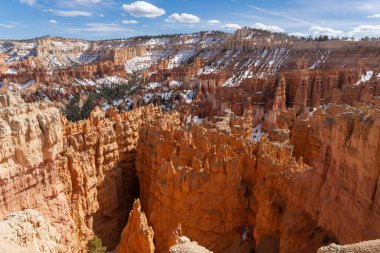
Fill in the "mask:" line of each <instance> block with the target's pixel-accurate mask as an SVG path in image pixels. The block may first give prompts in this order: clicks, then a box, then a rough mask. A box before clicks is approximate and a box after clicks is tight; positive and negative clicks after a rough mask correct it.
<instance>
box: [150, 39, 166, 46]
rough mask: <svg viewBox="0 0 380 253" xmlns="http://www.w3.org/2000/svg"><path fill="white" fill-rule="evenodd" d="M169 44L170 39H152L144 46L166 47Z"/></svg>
mask: <svg viewBox="0 0 380 253" xmlns="http://www.w3.org/2000/svg"><path fill="white" fill-rule="evenodd" d="M169 43H170V39H168V38H153V39H150V40H148V41H147V42H146V43H145V45H150V46H159V45H167V44H169Z"/></svg>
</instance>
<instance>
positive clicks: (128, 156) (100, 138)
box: [0, 93, 161, 252]
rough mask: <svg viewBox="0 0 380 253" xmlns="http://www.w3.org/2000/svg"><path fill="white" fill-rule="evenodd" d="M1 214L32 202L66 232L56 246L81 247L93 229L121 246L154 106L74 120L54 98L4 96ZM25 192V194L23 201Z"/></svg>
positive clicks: (63, 248)
mask: <svg viewBox="0 0 380 253" xmlns="http://www.w3.org/2000/svg"><path fill="white" fill-rule="evenodd" d="M0 105H1V107H2V109H0V119H1V120H0V140H1V141H0V150H1V152H0V192H1V198H0V206H1V208H0V220H1V219H4V218H5V217H6V216H7V215H8V214H10V213H13V212H17V211H20V210H24V209H34V210H37V211H38V212H40V213H41V214H42V215H44V217H46V218H47V219H48V220H49V221H50V222H51V224H52V226H54V227H55V228H56V230H57V234H58V235H59V236H60V243H59V245H58V252H82V250H83V249H84V248H85V245H86V242H87V241H88V240H89V239H91V237H92V236H93V234H94V232H95V233H96V234H97V235H99V236H100V237H101V238H102V239H103V241H104V242H105V244H106V245H107V246H108V247H109V249H113V248H114V247H116V245H117V243H118V241H119V236H120V233H121V230H122V228H123V227H124V225H125V223H126V221H127V214H128V212H129V210H130V209H131V208H132V203H133V200H134V198H136V197H138V194H139V191H138V188H139V187H138V179H137V176H136V172H135V168H134V157H135V156H134V153H135V145H136V142H137V138H138V129H139V128H140V126H141V125H143V124H146V123H148V122H149V121H151V120H152V119H153V118H155V117H157V116H159V115H161V111H160V110H159V109H157V108H154V107H145V108H141V109H139V110H135V111H134V112H133V113H126V114H118V113H116V112H115V114H114V115H112V113H111V112H110V115H109V119H106V118H105V116H104V114H103V113H102V112H101V111H95V112H93V113H92V115H91V117H90V118H89V119H88V120H86V121H81V122H78V123H70V122H67V120H66V119H65V118H64V117H62V115H61V113H60V111H59V110H58V109H57V108H55V107H53V104H49V103H41V102H38V103H32V104H25V103H23V101H22V100H21V99H20V97H19V96H17V95H14V94H11V93H7V94H5V95H1V96H0ZM25 200H27V201H25Z"/></svg>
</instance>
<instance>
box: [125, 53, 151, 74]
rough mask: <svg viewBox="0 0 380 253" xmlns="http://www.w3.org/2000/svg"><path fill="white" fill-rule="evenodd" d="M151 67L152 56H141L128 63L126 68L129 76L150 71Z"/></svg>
mask: <svg viewBox="0 0 380 253" xmlns="http://www.w3.org/2000/svg"><path fill="white" fill-rule="evenodd" d="M151 65H152V60H151V59H150V56H139V57H134V58H132V59H130V60H128V61H126V63H125V64H124V67H125V71H127V73H128V74H132V73H133V72H136V71H142V70H145V69H148V68H149V67H150V66H151Z"/></svg>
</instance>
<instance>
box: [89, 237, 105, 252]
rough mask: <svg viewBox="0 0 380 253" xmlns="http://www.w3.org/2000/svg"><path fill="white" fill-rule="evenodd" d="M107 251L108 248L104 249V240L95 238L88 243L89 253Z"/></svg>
mask: <svg viewBox="0 0 380 253" xmlns="http://www.w3.org/2000/svg"><path fill="white" fill-rule="evenodd" d="M106 251H107V247H103V243H102V240H100V238H99V237H97V236H94V238H92V239H91V240H90V241H88V243H87V252H88V253H105V252H106Z"/></svg>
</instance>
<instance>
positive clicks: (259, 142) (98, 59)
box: [0, 28, 380, 253]
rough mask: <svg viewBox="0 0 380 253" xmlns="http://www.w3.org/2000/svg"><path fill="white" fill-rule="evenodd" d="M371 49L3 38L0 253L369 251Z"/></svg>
mask: <svg viewBox="0 0 380 253" xmlns="http://www.w3.org/2000/svg"><path fill="white" fill-rule="evenodd" d="M379 62H380V41H379V40H373V41H343V40H329V41H317V40H305V39H300V38H297V37H294V36H288V35H285V34H278V33H271V32H267V31H262V30H257V29H248V28H244V29H240V30H237V31H236V32H235V33H234V34H228V33H221V32H200V33H195V34H191V35H170V36H169V35H166V36H157V37H149V36H144V37H135V38H130V39H125V40H108V41H85V40H78V39H65V38H57V37H43V38H37V39H33V40H22V41H21V40H20V41H0V252H2V253H11V252H12V253H13V252H29V253H50V252H51V253H82V252H88V251H87V247H88V243H89V241H91V240H92V239H93V238H94V237H95V236H96V237H98V238H100V240H101V241H102V243H103V244H104V245H105V246H106V247H107V249H108V251H109V252H115V253H126V252H128V253H132V252H140V253H145V252H146V253H151V252H158V253H166V252H171V253H207V252H215V253H222V252H230V253H253V252H256V253H294V252H297V253H317V252H318V253H333V252H334V253H335V252H342V253H344V252H347V253H348V252H350V253H351V252H358V253H359V252H365V253H374V252H380V241H379V238H380V190H379V189H380V162H379V157H380V65H379Z"/></svg>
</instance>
